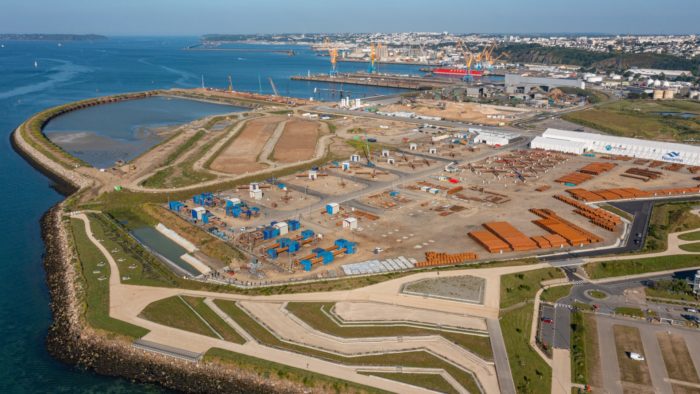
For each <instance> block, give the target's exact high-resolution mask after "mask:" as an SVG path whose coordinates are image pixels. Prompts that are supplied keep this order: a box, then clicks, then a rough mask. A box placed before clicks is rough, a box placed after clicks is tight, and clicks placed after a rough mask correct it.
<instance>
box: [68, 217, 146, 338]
mask: <svg viewBox="0 0 700 394" xmlns="http://www.w3.org/2000/svg"><path fill="white" fill-rule="evenodd" d="M70 230H71V232H70V233H71V235H72V236H71V241H72V243H73V244H74V245H75V248H76V251H77V257H78V259H77V261H75V262H74V263H75V264H76V266H77V268H78V272H79V273H80V274H81V276H82V278H83V283H84V285H85V286H84V291H83V293H82V294H80V297H81V299H82V301H83V302H84V315H83V316H84V318H85V321H86V322H87V323H88V324H89V325H90V326H91V327H93V328H95V329H97V330H103V331H106V332H108V335H109V336H112V337H114V336H125V337H128V338H140V337H142V336H144V335H146V334H148V330H146V329H145V328H142V327H138V326H135V325H133V324H129V323H127V322H124V321H121V320H117V319H113V318H111V317H109V275H110V268H109V264H107V260H106V258H105V257H104V255H103V254H102V253H101V252H100V250H99V249H97V247H96V246H95V245H94V244H93V243H92V242H91V241H90V239H89V238H88V237H87V233H86V232H85V223H84V222H83V221H82V220H79V219H70Z"/></svg>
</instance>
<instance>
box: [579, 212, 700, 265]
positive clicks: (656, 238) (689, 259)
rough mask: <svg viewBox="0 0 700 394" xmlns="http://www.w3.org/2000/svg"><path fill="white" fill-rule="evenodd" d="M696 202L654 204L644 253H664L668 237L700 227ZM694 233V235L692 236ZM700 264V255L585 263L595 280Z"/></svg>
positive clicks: (641, 257)
mask: <svg viewBox="0 0 700 394" xmlns="http://www.w3.org/2000/svg"><path fill="white" fill-rule="evenodd" d="M695 205H696V203H692V202H682V203H664V204H657V205H654V208H653V210H652V213H651V218H650V221H649V232H648V233H647V238H646V241H645V244H644V248H643V249H642V253H654V252H660V251H664V250H666V249H667V247H668V235H669V234H670V233H676V232H681V231H686V230H692V229H694V228H698V227H700V217H698V216H697V215H695V214H693V213H692V212H691V211H692V209H693V207H694V206H695ZM691 234H693V233H691ZM698 265H700V262H698V256H692V255H677V256H664V257H648V258H644V257H643V256H640V257H639V258H636V259H631V260H618V261H616V260H614V257H611V259H610V261H605V262H595V263H588V264H585V265H584V266H583V267H584V269H585V270H586V272H587V273H588V276H589V277H590V278H592V279H600V278H606V277H612V276H621V275H633V274H643V273H647V272H654V271H665V270H672V269H679V268H686V267H694V266H698Z"/></svg>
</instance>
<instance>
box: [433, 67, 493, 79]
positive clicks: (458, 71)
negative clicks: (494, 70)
mask: <svg viewBox="0 0 700 394" xmlns="http://www.w3.org/2000/svg"><path fill="white" fill-rule="evenodd" d="M430 72H431V73H433V74H435V75H448V76H454V77H466V76H467V74H468V75H470V76H472V77H481V76H483V75H484V72H483V71H481V70H467V69H466V68H442V67H441V68H433V69H431V70H430Z"/></svg>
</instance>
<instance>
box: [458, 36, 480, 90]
mask: <svg viewBox="0 0 700 394" xmlns="http://www.w3.org/2000/svg"><path fill="white" fill-rule="evenodd" d="M457 47H458V48H459V50H460V51H461V52H462V55H463V56H464V64H465V65H466V66H467V74H466V75H465V76H464V79H465V80H471V79H472V63H474V60H475V58H476V56H474V54H473V53H472V52H471V51H470V50H469V49H468V48H467V47H466V46H464V43H463V42H462V40H457Z"/></svg>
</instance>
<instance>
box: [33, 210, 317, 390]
mask: <svg viewBox="0 0 700 394" xmlns="http://www.w3.org/2000/svg"><path fill="white" fill-rule="evenodd" d="M41 229H42V237H43V239H44V243H45V245H46V252H45V255H44V269H45V271H46V281H47V285H48V288H49V293H50V295H51V312H52V315H53V322H52V324H51V327H50V328H49V333H48V337H47V348H48V351H49V353H50V354H51V355H52V356H53V357H55V358H57V359H59V360H61V361H63V362H65V363H68V364H71V365H75V366H77V367H78V368H84V369H88V370H92V371H94V372H96V373H98V374H102V375H109V376H119V377H123V378H126V379H129V380H132V381H136V382H142V383H156V384H160V385H162V386H164V387H167V388H169V389H173V390H178V391H183V392H197V393H222V392H223V393H308V392H310V391H311V390H309V388H308V387H304V386H303V385H297V384H295V383H293V382H288V381H284V380H280V379H276V378H274V376H275V375H274V373H272V374H271V377H270V378H263V377H261V376H259V375H258V374H257V373H255V372H253V371H248V370H243V369H237V368H234V367H232V366H229V365H222V364H218V363H213V362H198V363H191V362H186V361H181V360H179V359H174V358H170V357H166V356H162V355H159V354H155V353H151V352H147V351H143V350H140V349H137V348H135V347H134V346H133V345H132V343H131V341H130V340H129V339H126V338H118V337H114V336H113V335H110V334H109V333H106V332H100V331H96V330H93V329H92V328H90V327H89V326H88V325H87V324H86V323H85V321H84V319H83V313H84V308H85V305H84V303H83V302H82V294H83V293H84V288H83V282H82V281H81V280H80V273H79V269H80V268H79V262H78V261H77V258H76V256H75V254H74V250H73V248H72V247H71V244H70V239H69V237H68V233H67V231H68V230H67V229H66V226H65V225H64V222H63V217H62V207H61V205H60V204H59V205H57V206H55V207H53V208H52V209H51V210H49V211H48V212H47V213H46V214H45V215H44V216H43V218H42V221H41ZM270 372H274V371H270Z"/></svg>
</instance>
